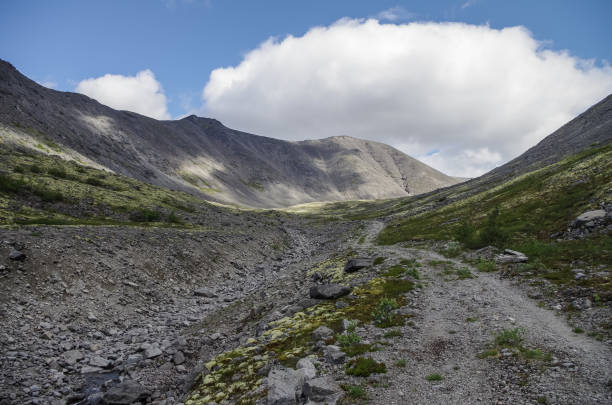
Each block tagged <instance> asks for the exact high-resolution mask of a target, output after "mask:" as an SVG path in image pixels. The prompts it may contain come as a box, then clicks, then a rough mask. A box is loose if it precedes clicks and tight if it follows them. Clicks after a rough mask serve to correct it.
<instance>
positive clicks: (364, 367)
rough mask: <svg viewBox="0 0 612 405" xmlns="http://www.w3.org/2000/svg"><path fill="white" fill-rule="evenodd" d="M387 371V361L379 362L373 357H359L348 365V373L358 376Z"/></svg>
mask: <svg viewBox="0 0 612 405" xmlns="http://www.w3.org/2000/svg"><path fill="white" fill-rule="evenodd" d="M386 372H387V366H386V365H385V363H378V362H376V361H374V359H372V358H371V357H367V358H365V357H358V358H356V359H355V360H351V361H350V362H349V363H348V364H347V365H346V374H348V375H354V376H357V377H368V376H370V374H374V373H378V374H382V373H386Z"/></svg>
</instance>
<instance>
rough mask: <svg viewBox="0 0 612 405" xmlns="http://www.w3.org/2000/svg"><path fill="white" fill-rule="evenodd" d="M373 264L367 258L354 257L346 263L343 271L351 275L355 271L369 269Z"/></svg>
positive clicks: (371, 260) (372, 261)
mask: <svg viewBox="0 0 612 405" xmlns="http://www.w3.org/2000/svg"><path fill="white" fill-rule="evenodd" d="M373 263H374V259H371V258H369V257H355V258H353V259H350V260H349V261H348V262H346V265H345V266H344V271H345V272H347V273H353V272H355V271H357V270H360V269H363V268H364V267H370V266H371V265H372V264H373Z"/></svg>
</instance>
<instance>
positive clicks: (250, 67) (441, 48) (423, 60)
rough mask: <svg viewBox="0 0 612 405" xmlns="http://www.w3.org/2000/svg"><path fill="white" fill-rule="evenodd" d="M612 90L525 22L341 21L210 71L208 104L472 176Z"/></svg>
mask: <svg viewBox="0 0 612 405" xmlns="http://www.w3.org/2000/svg"><path fill="white" fill-rule="evenodd" d="M610 92H612V69H611V68H610V67H609V66H607V65H606V66H604V67H597V66H596V65H594V63H593V62H592V61H584V60H580V59H577V58H575V57H573V56H571V55H569V54H568V53H567V52H555V51H551V50H546V49H543V48H542V47H541V43H540V42H538V41H536V40H535V39H534V38H533V37H532V35H531V33H530V32H529V31H528V30H526V29H525V28H523V27H511V28H505V29H502V30H496V29H492V28H490V27H488V26H474V25H467V24H459V23H410V24H404V25H396V24H381V23H380V22H379V21H377V20H351V19H342V20H340V21H338V22H336V23H335V24H333V25H331V26H329V27H315V28H312V29H311V30H309V31H308V32H307V33H306V34H305V35H304V36H302V37H293V36H288V37H286V38H284V39H282V40H276V39H273V38H272V39H269V40H267V41H266V42H264V43H262V44H261V45H260V46H259V47H258V48H256V49H254V50H252V51H251V52H249V53H247V54H246V55H245V56H244V59H243V60H242V62H241V63H240V64H239V65H237V66H234V67H227V68H220V69H216V70H214V71H213V72H212V73H211V75H210V78H209V81H208V83H207V84H206V86H205V88H204V90H203V99H204V111H203V112H204V113H205V114H207V115H209V116H212V117H215V118H218V119H220V120H221V121H222V122H224V123H225V124H226V125H228V126H230V127H234V128H238V129H242V130H245V131H249V132H255V133H260V134H263V135H267V136H274V137H277V138H282V139H290V140H299V139H307V138H322V137H327V136H333V135H341V134H344V135H351V136H356V137H360V138H366V139H372V140H378V141H381V142H385V143H388V144H391V145H393V146H396V147H398V148H401V149H402V150H403V151H404V152H406V153H408V154H410V155H413V156H425V154H426V153H427V151H431V150H434V149H437V150H439V152H438V153H439V155H438V156H437V157H436V158H435V159H434V158H431V157H430V159H429V162H430V163H431V164H432V165H434V166H435V167H437V168H440V169H443V170H446V172H448V173H449V174H452V175H456V176H474V175H477V174H480V173H483V172H485V171H486V170H488V169H490V168H492V167H494V166H495V165H497V164H499V163H502V162H504V161H507V160H509V159H510V158H512V157H514V156H516V155H518V154H519V153H521V152H523V151H524V150H525V149H527V148H528V147H529V146H532V145H534V144H535V143H536V142H537V141H539V140H540V139H542V138H543V137H544V136H546V135H548V134H549V133H550V132H552V131H553V130H555V129H556V128H558V127H559V126H560V125H562V124H564V123H565V122H566V121H568V120H570V119H571V118H573V117H574V116H575V115H577V114H578V113H580V112H581V111H583V110H584V109H586V108H588V107H589V106H590V105H591V104H593V103H595V102H597V101H599V100H600V99H601V98H603V97H604V96H606V95H607V94H609V93H610ZM483 151H486V152H483ZM493 157H495V159H493ZM498 157H499V159H497V158H498Z"/></svg>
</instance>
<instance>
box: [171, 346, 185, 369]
mask: <svg viewBox="0 0 612 405" xmlns="http://www.w3.org/2000/svg"><path fill="white" fill-rule="evenodd" d="M172 361H174V364H176V365H177V366H178V365H179V364H183V363H184V362H185V355H184V354H183V352H181V351H180V350H179V351H178V352H176V353H174V356H173V357H172Z"/></svg>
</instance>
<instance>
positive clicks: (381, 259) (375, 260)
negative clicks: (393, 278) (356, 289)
mask: <svg viewBox="0 0 612 405" xmlns="http://www.w3.org/2000/svg"><path fill="white" fill-rule="evenodd" d="M384 261H385V258H384V257H380V256H379V257H377V258H376V259H374V266H377V265H379V264H381V263H382V262H384Z"/></svg>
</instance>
